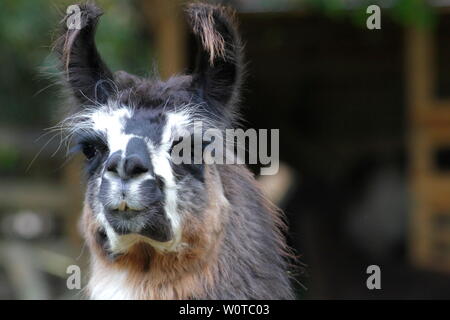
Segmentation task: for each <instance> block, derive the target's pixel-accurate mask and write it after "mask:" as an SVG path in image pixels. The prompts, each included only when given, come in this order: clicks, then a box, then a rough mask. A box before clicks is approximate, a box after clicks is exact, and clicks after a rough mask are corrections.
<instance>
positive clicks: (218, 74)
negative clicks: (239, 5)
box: [186, 3, 243, 111]
mask: <svg viewBox="0 0 450 320" xmlns="http://www.w3.org/2000/svg"><path fill="white" fill-rule="evenodd" d="M186 12H187V15H188V22H189V24H190V26H191V29H192V31H193V33H194V35H195V36H196V39H197V42H198V56H197V63H196V68H195V70H194V73H193V85H194V87H195V88H196V89H197V90H199V91H200V93H201V94H202V96H203V97H204V98H205V99H206V100H207V101H208V102H210V103H211V102H212V104H213V105H216V104H217V103H219V104H220V105H221V106H220V107H222V108H223V106H226V107H228V109H227V110H222V111H230V108H231V109H232V108H233V107H234V105H235V102H237V99H238V97H239V89H240V84H241V78H242V69H243V67H242V45H241V40H240V37H239V34H238V32H237V28H236V25H235V22H234V18H233V16H234V13H233V12H232V11H231V10H229V9H227V8H225V7H221V6H214V5H210V4H204V3H194V4H191V5H189V6H188V7H187V10H186ZM218 111H220V110H218ZM231 111H233V110H231Z"/></svg>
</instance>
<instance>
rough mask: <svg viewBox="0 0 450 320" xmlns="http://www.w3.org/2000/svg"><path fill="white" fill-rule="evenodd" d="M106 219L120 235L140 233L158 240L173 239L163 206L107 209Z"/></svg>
mask: <svg viewBox="0 0 450 320" xmlns="http://www.w3.org/2000/svg"><path fill="white" fill-rule="evenodd" d="M105 216H106V220H107V221H108V223H109V224H110V225H111V227H112V228H113V230H114V231H115V232H116V233H117V234H118V235H128V234H139V235H141V236H144V237H147V238H150V239H152V240H155V241H158V242H167V241H170V240H172V238H173V232H172V227H171V224H170V220H169V219H168V218H167V216H166V214H165V213H164V210H163V209H162V208H161V207H154V208H151V209H144V210H139V211H138V210H133V209H129V208H128V209H126V210H124V211H121V210H118V209H107V210H106V212H105Z"/></svg>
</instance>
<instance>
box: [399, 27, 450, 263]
mask: <svg viewBox="0 0 450 320" xmlns="http://www.w3.org/2000/svg"><path fill="white" fill-rule="evenodd" d="M434 36H435V35H434V33H433V30H431V29H418V28H410V29H408V30H407V31H406V47H405V52H406V55H407V56H406V66H405V68H406V79H405V80H406V85H407V87H406V88H407V91H406V94H407V99H408V101H407V103H408V107H409V112H410V114H409V120H410V122H409V123H410V127H409V130H410V132H409V143H408V144H409V150H410V153H409V154H410V159H411V161H410V178H411V186H412V190H411V191H412V193H411V199H412V206H411V211H410V212H411V219H410V233H409V235H410V241H409V248H410V255H411V258H412V260H413V262H414V264H415V265H417V266H419V267H422V268H426V269H431V270H436V271H450V171H448V170H445V168H442V166H441V165H440V162H441V161H439V158H440V157H441V156H442V155H444V158H445V157H446V156H445V155H446V154H448V152H450V99H445V100H444V99H439V98H438V97H437V96H436V91H437V90H436V81H437V75H436V70H437V66H436V56H435V42H434ZM447 161H448V159H447V160H445V161H444V162H447ZM447 165H448V164H446V165H445V166H447Z"/></svg>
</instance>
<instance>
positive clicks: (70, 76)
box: [55, 4, 242, 254]
mask: <svg viewBox="0 0 450 320" xmlns="http://www.w3.org/2000/svg"><path fill="white" fill-rule="evenodd" d="M80 10H81V16H80V17H81V28H80V29H70V28H65V29H64V32H63V34H62V36H61V38H60V39H59V40H58V42H57V44H56V46H55V48H56V51H57V53H58V54H59V56H60V59H61V67H62V70H63V71H64V73H65V76H66V84H67V85H68V87H69V88H70V89H72V93H73V96H74V98H75V101H76V102H77V108H78V109H77V110H78V112H77V113H75V114H74V115H72V116H70V117H69V118H68V119H67V120H66V122H65V123H67V124H68V126H69V129H70V133H71V134H73V136H74V137H76V139H77V142H78V147H79V149H80V150H82V151H83V153H84V155H85V156H86V171H87V175H88V186H87V191H86V204H87V205H88V206H89V209H90V210H91V211H92V213H93V215H94V218H95V219H96V221H97V222H98V224H99V225H100V228H98V230H97V231H96V232H97V234H96V236H95V237H96V239H98V241H99V242H101V246H102V247H103V248H105V250H107V251H108V252H110V253H113V254H115V253H123V252H125V251H127V250H128V249H129V248H130V247H131V246H133V245H134V244H135V243H136V242H140V241H145V242H148V243H150V244H151V245H153V246H154V247H155V248H157V249H161V250H177V249H178V248H179V247H180V245H182V244H183V234H182V230H183V226H184V224H185V223H186V221H189V219H190V216H192V215H194V214H199V213H201V212H202V211H203V210H204V208H205V207H206V206H207V205H208V203H209V201H211V200H210V199H207V192H206V187H205V185H206V184H205V181H204V174H205V170H206V169H207V168H206V165H204V164H196V163H181V164H180V163H178V162H177V163H175V162H174V161H173V159H172V152H171V150H172V148H173V147H174V146H175V145H176V144H177V143H180V140H182V139H183V138H185V137H192V136H193V135H195V130H194V126H195V123H199V122H200V123H202V126H203V129H204V130H207V129H209V128H214V129H217V130H224V129H225V128H229V127H231V126H232V125H233V120H234V115H235V112H234V107H235V105H236V101H237V98H238V90H239V85H240V81H241V73H242V72H241V45H240V40H239V37H238V35H237V33H236V30H235V28H234V25H233V24H232V19H231V18H230V17H229V16H228V15H227V14H226V12H225V11H224V9H223V8H221V7H215V6H209V5H192V6H189V7H188V9H187V15H188V22H189V23H190V24H191V29H192V31H193V33H194V34H195V35H196V37H197V40H198V43H199V48H198V49H199V50H198V59H197V61H198V63H197V66H196V68H195V71H194V72H193V73H192V74H190V75H185V76H177V77H172V78H170V79H169V80H167V81H161V80H158V79H146V78H141V77H137V76H133V75H129V74H127V73H126V72H123V71H122V72H117V73H115V74H113V73H111V71H109V69H108V68H107V67H106V65H105V64H104V63H103V61H102V59H101V57H100V55H99V53H98V52H97V49H96V46H95V41H94V34H95V29H96V25H97V22H98V18H99V16H100V15H101V12H100V10H99V9H98V8H96V7H95V6H93V5H91V4H85V5H81V6H80ZM80 110H81V111H80ZM205 221H207V220H206V219H205Z"/></svg>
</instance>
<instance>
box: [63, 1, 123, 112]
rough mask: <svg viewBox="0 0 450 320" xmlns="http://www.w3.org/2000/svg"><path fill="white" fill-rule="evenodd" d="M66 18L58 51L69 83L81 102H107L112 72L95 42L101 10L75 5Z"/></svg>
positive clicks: (112, 84) (112, 89)
mask: <svg viewBox="0 0 450 320" xmlns="http://www.w3.org/2000/svg"><path fill="white" fill-rule="evenodd" d="M67 13H68V14H67V16H66V17H65V18H64V19H63V21H62V23H63V24H64V26H63V30H62V35H61V36H60V37H59V39H58V40H57V42H56V45H55V52H56V53H57V55H58V57H59V59H60V62H61V64H60V69H61V71H63V74H64V76H65V80H66V81H67V84H68V85H69V87H70V88H71V89H72V91H73V94H74V96H75V97H76V98H77V99H78V101H79V102H80V103H81V104H93V103H100V104H104V103H106V102H107V100H108V97H109V96H110V95H111V94H112V93H113V92H114V87H115V84H114V82H113V75H112V74H111V72H110V71H109V69H108V68H107V66H106V65H105V64H104V62H103V60H102V59H101V57H100V55H99V53H98V51H97V47H96V45H95V39H94V37H95V31H96V27H97V22H98V19H99V17H100V16H101V15H102V11H101V10H100V9H99V8H97V7H96V6H95V5H93V4H84V5H73V6H70V7H69V8H68V12H67Z"/></svg>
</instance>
